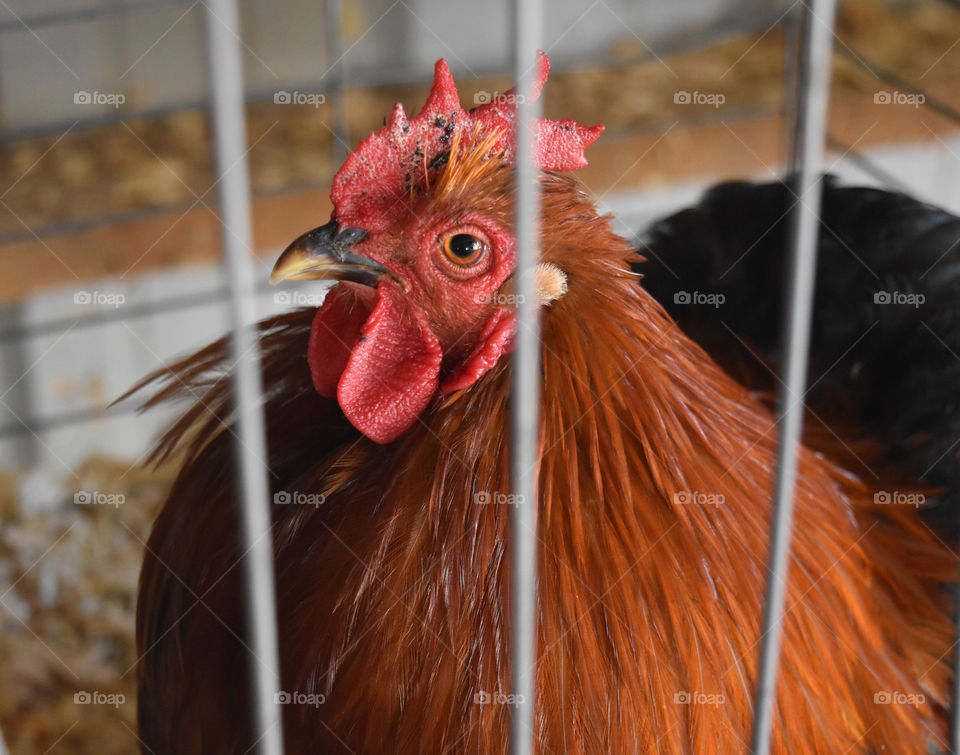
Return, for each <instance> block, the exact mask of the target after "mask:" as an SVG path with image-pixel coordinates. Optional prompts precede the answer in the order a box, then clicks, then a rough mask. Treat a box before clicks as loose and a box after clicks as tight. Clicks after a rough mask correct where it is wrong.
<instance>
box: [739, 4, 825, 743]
mask: <svg viewBox="0 0 960 755" xmlns="http://www.w3.org/2000/svg"><path fill="white" fill-rule="evenodd" d="M803 13H804V14H807V15H808V16H809V18H808V19H807V20H806V22H805V24H806V26H805V30H806V32H807V33H806V34H805V35H804V36H803V40H802V48H801V49H802V54H801V61H800V67H801V69H802V71H801V72H800V73H799V75H798V83H799V84H800V90H801V94H802V96H803V103H804V106H803V113H802V120H801V121H800V122H799V123H798V130H797V147H798V148H797V165H798V168H799V170H798V173H797V176H796V177H795V185H796V187H797V194H798V196H799V201H798V203H797V205H796V206H795V207H794V210H793V217H792V222H793V234H792V239H791V254H790V257H791V259H790V277H789V279H788V284H787V285H788V288H789V294H788V302H789V303H788V306H787V317H786V318H785V328H784V337H785V343H786V350H787V356H786V363H785V368H784V372H785V381H784V384H783V387H782V388H781V390H780V395H779V398H778V404H779V408H778V411H779V413H780V416H781V421H780V427H779V446H778V449H777V469H776V485H775V488H774V510H773V522H772V525H771V536H770V557H769V566H768V568H769V571H770V576H769V579H768V582H767V594H766V604H765V607H764V621H763V648H762V651H761V655H760V672H759V677H758V683H757V695H756V705H755V706H754V710H755V715H754V721H753V739H752V747H751V752H752V753H753V755H768V753H769V752H770V743H771V737H772V720H773V709H774V703H775V699H776V686H777V671H778V665H779V661H780V640H781V633H780V622H781V620H782V617H783V606H784V602H785V598H786V581H787V571H788V565H789V557H790V530H791V527H792V524H793V503H794V497H793V493H794V485H795V482H796V473H797V451H798V446H799V443H800V431H801V427H802V424H803V402H802V397H803V394H804V391H805V390H806V375H807V359H808V350H809V345H810V319H811V315H812V310H813V284H814V274H815V272H816V263H817V238H818V235H819V230H820V218H819V215H820V200H821V182H820V178H819V175H818V173H819V168H820V160H821V154H822V150H823V145H824V138H825V135H826V119H827V107H828V104H829V99H830V67H831V52H832V47H833V24H834V18H835V16H836V0H803Z"/></svg>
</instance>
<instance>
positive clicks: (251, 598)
mask: <svg viewBox="0 0 960 755" xmlns="http://www.w3.org/2000/svg"><path fill="white" fill-rule="evenodd" d="M204 7H205V8H206V9H207V13H206V27H207V53H208V56H209V66H210V88H211V96H212V99H213V134H214V144H215V148H216V165H217V177H218V178H219V192H220V207H221V212H222V215H223V223H224V226H225V229H224V231H223V248H224V255H225V258H226V272H227V279H228V287H229V293H230V298H229V308H230V317H231V321H232V324H233V330H232V333H231V340H230V346H231V352H232V356H233V359H234V362H235V366H234V370H233V377H232V381H233V385H232V387H233V395H234V402H235V406H234V410H235V412H236V416H237V442H236V445H235V458H236V460H237V467H238V472H237V487H238V490H239V492H240V494H241V505H240V514H241V522H242V527H241V529H242V534H243V539H242V541H241V542H242V548H243V551H244V553H245V556H244V558H243V565H244V577H245V585H246V604H247V606H246V608H247V621H248V626H249V628H250V632H251V635H252V646H253V649H252V653H251V655H250V659H249V662H250V679H251V690H252V704H253V711H252V713H253V724H254V731H255V733H256V737H257V739H256V745H255V746H256V749H257V751H258V752H259V753H262V754H263V755H282V753H283V732H282V728H281V724H280V706H279V705H278V704H277V702H276V699H275V695H276V693H277V691H278V680H279V668H280V663H279V653H278V643H277V622H276V603H275V600H274V581H273V537H272V535H271V528H270V508H269V501H270V485H269V480H268V478H267V470H266V467H265V464H266V458H267V451H266V437H265V430H264V419H263V410H262V408H261V395H262V376H261V373H260V352H259V343H258V340H257V333H256V328H255V326H254V322H255V320H256V303H255V299H254V291H255V288H254V284H253V261H252V260H251V258H250V252H249V250H250V248H251V240H252V235H253V234H252V229H251V224H250V181H249V173H248V170H247V161H246V152H247V150H246V127H245V122H244V90H243V68H242V63H241V59H240V46H239V39H240V22H239V16H238V13H237V6H236V2H235V0H207V2H206V3H205V4H204Z"/></svg>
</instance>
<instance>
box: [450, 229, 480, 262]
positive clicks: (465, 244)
mask: <svg viewBox="0 0 960 755" xmlns="http://www.w3.org/2000/svg"><path fill="white" fill-rule="evenodd" d="M486 248H487V247H486V244H484V243H483V241H481V240H480V239H478V238H477V237H476V236H474V235H473V234H472V233H454V234H451V235H450V236H447V237H446V238H445V239H444V240H443V252H444V254H446V255H447V259H449V260H450V261H451V262H454V263H456V264H457V265H472V264H474V263H475V262H476V261H477V260H479V259H480V257H482V256H483V253H484V252H485V251H486Z"/></svg>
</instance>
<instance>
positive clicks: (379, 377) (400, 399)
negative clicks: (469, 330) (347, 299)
mask: <svg viewBox="0 0 960 755" xmlns="http://www.w3.org/2000/svg"><path fill="white" fill-rule="evenodd" d="M376 293H377V297H378V298H377V304H376V306H375V307H374V309H373V312H371V313H370V317H369V318H367V321H366V323H365V324H364V325H363V328H362V329H361V333H360V337H359V339H358V340H357V341H356V344H355V346H354V347H353V351H352V353H351V354H350V356H349V359H348V361H347V364H346V367H345V369H344V370H343V373H342V375H340V380H339V383H338V386H337V398H338V399H339V401H340V408H341V409H342V410H343V413H344V414H345V415H346V417H347V419H349V420H350V422H351V424H353V426H354V427H356V428H357V429H358V430H360V431H361V432H362V433H363V434H364V435H366V436H367V437H368V438H370V440H372V441H374V442H376V443H389V442H391V441H393V440H395V439H396V438H398V437H399V436H400V435H402V434H403V433H404V432H406V431H407V430H408V429H409V428H410V426H411V425H413V423H414V422H416V421H417V417H419V416H420V413H421V412H423V410H424V409H426V408H427V406H428V405H429V403H430V401H431V399H432V398H433V397H434V395H435V394H436V392H437V384H438V375H439V374H440V362H441V359H442V352H441V349H440V342H439V341H437V337H436V336H435V335H434V334H433V331H432V330H431V329H430V326H429V324H428V323H427V322H426V319H425V318H424V316H423V314H422V313H421V312H420V311H419V309H417V308H416V307H413V306H410V305H408V304H407V302H406V301H405V299H404V297H403V295H402V294H401V293H400V292H399V291H398V289H397V288H396V286H394V285H393V284H392V283H381V284H380V285H379V287H378V288H377V292H376Z"/></svg>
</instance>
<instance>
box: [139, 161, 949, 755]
mask: <svg viewBox="0 0 960 755" xmlns="http://www.w3.org/2000/svg"><path fill="white" fill-rule="evenodd" d="M480 148H481V149H485V148H486V147H485V146H484V145H480ZM478 153H479V150H476V151H474V155H476V154H478ZM483 154H485V153H483ZM447 170H448V171H449V173H448V174H445V175H442V176H441V177H440V178H439V179H438V180H439V187H440V188H441V189H442V192H440V193H441V194H442V195H443V197H444V201H446V202H449V201H462V202H463V203H464V206H465V207H467V206H469V208H470V209H471V211H473V212H480V213H484V214H485V215H487V216H488V217H490V218H492V219H493V220H494V221H496V222H499V223H502V224H503V225H504V226H505V227H510V226H511V225H512V212H513V200H512V195H511V185H512V180H513V174H512V171H511V170H510V169H509V167H507V166H505V165H502V164H500V163H499V162H498V161H497V160H496V159H492V158H489V159H478V158H476V157H475V156H474V157H471V156H470V155H459V154H457V151H454V155H453V157H452V159H451V160H450V161H449V163H448V168H447ZM437 186H438V184H435V190H436V189H437ZM543 192H544V193H543V222H542V252H541V257H542V260H543V261H544V262H547V263H551V264H553V265H556V266H557V267H558V268H560V269H561V270H562V271H563V272H564V273H565V274H566V276H567V282H568V290H567V293H566V295H564V296H563V297H561V298H560V299H558V300H556V301H554V302H552V303H551V305H550V306H549V307H546V308H544V310H543V315H542V322H543V334H542V337H543V352H542V370H543V399H542V411H541V435H542V449H541V454H540V460H539V480H540V483H539V489H540V492H541V498H540V501H539V502H538V512H539V514H538V516H539V524H538V527H539V539H540V553H539V562H540V563H539V574H540V577H539V587H538V596H537V601H538V603H537V605H538V616H539V630H538V677H537V688H538V691H537V694H538V699H537V709H536V711H537V712H536V742H537V745H536V746H537V752H539V753H597V754H600V753H603V754H608V753H617V754H620V753H670V754H671V755H673V754H676V755H680V754H686V753H724V754H725V753H736V752H744V751H746V750H747V749H748V741H749V733H750V726H751V723H752V720H753V712H752V705H753V695H754V692H755V685H756V678H757V658H758V655H759V650H760V642H761V636H760V632H761V629H760V627H761V621H762V606H763V596H764V588H765V585H766V582H767V579H768V577H769V573H768V571H767V568H766V560H767V547H768V546H767V540H768V536H769V528H770V519H771V508H772V504H771V491H772V489H773V481H774V480H773V477H774V465H775V455H776V432H775V430H776V422H775V418H774V417H773V416H772V415H771V413H770V411H769V410H768V409H767V408H765V407H764V406H763V405H762V404H761V403H760V402H759V401H758V400H756V399H755V398H754V397H752V396H751V395H750V394H749V393H748V392H747V390H746V389H744V388H743V387H741V386H740V385H739V384H738V383H736V382H735V381H734V380H733V379H731V378H730V377H729V376H728V375H727V374H726V373H724V372H723V371H722V370H721V369H720V368H719V367H717V366H716V365H715V363H714V362H713V361H712V360H711V359H710V358H709V357H708V356H707V355H706V354H705V353H704V352H703V351H702V350H701V349H700V348H699V347H698V346H697V345H696V344H694V343H693V342H692V341H691V340H690V339H689V338H687V337H686V336H685V335H684V334H683V333H682V332H680V330H679V329H678V328H677V327H676V325H675V324H674V323H673V322H672V321H671V320H670V319H669V318H668V317H667V315H666V314H665V313H664V311H663V310H662V309H661V307H660V306H659V305H658V304H657V303H656V302H655V301H654V300H653V299H652V298H651V297H650V296H649V295H648V294H647V293H646V292H645V291H644V290H643V288H642V286H641V285H640V283H639V282H638V280H637V278H636V276H634V275H632V274H631V273H630V272H629V269H628V260H629V259H630V257H631V255H632V250H631V249H630V247H629V246H628V245H627V243H626V242H625V241H624V240H622V239H621V238H619V237H618V236H617V235H615V234H614V233H613V231H612V229H611V223H610V220H609V218H606V217H600V216H599V215H598V214H597V212H596V208H595V207H594V205H593V203H592V202H591V201H590V199H589V198H588V197H587V196H586V195H585V194H584V193H583V191H582V190H581V189H580V188H579V186H578V184H577V183H576V182H575V181H574V180H573V179H571V178H568V177H563V176H559V175H554V174H546V175H544V177H543ZM405 201H409V202H410V203H412V204H414V205H416V206H415V209H416V210H417V211H418V212H421V213H422V212H429V211H430V208H431V207H433V206H434V203H436V202H437V201H439V199H438V197H437V196H434V195H431V196H427V197H418V196H415V195H411V196H409V197H408V198H407V199H406V200H405ZM313 314H314V311H313V310H300V311H297V312H294V313H291V314H289V315H285V316H282V317H278V318H274V319H273V320H271V321H269V322H268V323H267V324H265V325H264V335H263V347H264V384H265V385H266V386H267V389H268V395H267V397H266V400H265V401H266V413H267V423H268V436H269V438H268V439H269V447H270V459H269V465H270V469H271V473H272V475H271V477H272V482H273V485H274V489H275V490H287V491H299V492H300V493H313V494H322V495H323V496H324V499H323V501H324V502H323V503H322V505H316V506H310V505H287V506H283V505H274V506H273V507H272V508H273V516H274V523H275V528H274V547H275V552H276V583H277V601H278V603H277V616H278V620H279V628H280V640H281V654H282V679H281V683H280V686H281V688H282V689H284V690H289V691H298V692H301V693H305V694H306V693H315V694H319V695H322V696H323V701H322V703H321V704H317V705H316V706H314V705H287V706H284V726H285V735H286V739H287V746H288V748H289V751H290V752H294V753H299V752H303V753H306V752H355V753H381V752H393V753H421V752H424V753H440V752H449V753H501V752H506V750H507V741H508V730H509V727H508V722H509V713H510V709H509V705H508V704H501V703H503V701H504V698H502V697H498V694H499V695H506V694H509V692H510V689H509V685H510V660H509V659H510V652H509V651H510V648H509V637H510V605H511V603H510V590H511V588H510V564H509V553H510V549H509V547H508V546H509V527H508V517H509V506H507V505H502V504H498V503H496V501H497V500H504V499H503V498H500V497H498V494H500V495H501V496H502V495H505V494H506V493H508V492H509V469H510V444H509V433H508V415H509V407H510V360H509V357H505V358H503V359H501V361H500V363H499V364H498V365H497V366H496V367H495V368H494V369H492V370H491V371H490V372H489V373H487V374H486V375H484V376H483V377H482V378H481V379H480V380H479V381H478V382H477V383H476V384H475V385H473V386H472V387H470V388H468V389H465V390H463V391H461V392H459V393H458V394H456V397H455V399H456V400H451V397H446V398H445V399H441V398H439V397H438V398H437V400H436V402H435V404H434V405H433V406H432V407H431V408H430V409H428V411H426V412H425V413H424V414H423V415H422V416H421V418H420V421H419V422H418V423H417V424H415V425H414V426H413V428H412V429H411V430H409V431H408V432H407V433H405V434H404V435H403V436H401V437H400V438H399V439H398V440H397V441H395V442H394V443H391V444H389V445H386V446H379V445H376V444H374V443H373V442H371V441H370V440H368V439H366V438H365V437H363V436H362V435H360V434H359V433H358V432H357V431H356V430H355V429H354V428H352V426H350V425H349V423H347V422H346V420H345V419H344V418H343V415H342V413H341V412H340V410H339V407H338V406H337V404H336V402H335V401H333V400H329V399H324V398H322V397H320V396H319V395H318V394H317V393H316V392H315V391H314V390H313V388H312V386H311V382H310V374H309V370H308V369H307V366H306V361H305V358H304V354H305V352H306V343H307V337H308V332H309V328H310V322H311V320H312V317H313ZM226 363H227V345H226V342H220V343H218V344H216V345H214V346H213V347H210V348H208V349H207V350H205V351H204V352H201V353H200V354H198V355H197V356H196V357H195V358H193V359H189V360H185V361H184V362H182V363H180V364H179V365H176V366H175V367H174V368H173V370H172V372H170V373H167V374H165V375H164V376H162V377H164V379H165V380H166V381H167V382H166V387H165V388H163V389H162V391H161V393H160V394H159V395H158V397H157V399H156V400H167V399H169V398H171V397H173V396H174V395H177V394H179V395H183V394H184V393H185V390H184V388H186V390H187V391H189V392H190V393H194V394H195V395H196V396H198V397H199V399H200V403H198V404H197V405H196V406H195V407H194V408H193V409H191V410H190V411H189V412H188V414H187V415H186V416H185V418H184V419H183V420H182V421H181V422H180V423H179V424H178V425H176V426H175V427H174V428H173V429H172V430H171V432H170V434H169V435H168V436H167V438H165V440H164V441H163V442H162V444H161V446H160V453H162V454H169V453H172V452H173V451H174V449H175V448H176V447H177V446H178V444H179V443H181V437H182V436H185V434H186V433H187V431H188V430H190V428H192V427H195V426H196V425H197V424H198V423H201V427H202V429H201V430H200V432H199V434H197V435H192V436H190V437H191V438H192V440H191V441H190V443H189V444H187V448H186V450H185V453H186V460H185V465H184V467H183V471H182V472H181V474H180V477H179V479H178V481H177V483H176V485H175V487H174V489H173V491H172V492H171V495H170V498H169V500H168V502H167V504H166V506H165V507H164V509H163V512H162V513H161V515H160V518H159V520H158V522H157V524H156V527H155V530H154V533H153V535H152V537H151V541H150V548H149V550H148V553H147V556H146V559H145V563H144V570H143V576H142V584H141V596H140V603H139V607H138V644H139V650H140V652H141V653H142V654H143V660H142V662H141V668H140V675H141V728H142V731H141V736H142V737H143V738H144V741H145V742H146V743H147V744H148V745H149V747H150V748H151V749H153V750H154V751H156V752H179V753H190V752H243V751H245V750H246V748H248V747H249V746H251V745H252V743H253V738H252V735H251V732H250V731H249V728H248V725H249V724H248V717H247V710H248V708H247V698H246V682H245V672H246V663H245V661H246V658H247V652H248V651H247V649H246V645H247V644H249V643H248V642H247V640H246V633H245V630H244V627H243V622H242V611H241V609H240V605H241V597H240V596H241V594H242V591H241V583H240V574H239V567H238V559H239V557H240V552H239V546H238V542H237V539H236V535H235V534H234V531H233V528H234V524H233V522H234V519H233V517H234V516H235V514H236V510H235V503H234V501H235V490H234V474H233V472H234V466H233V464H234V462H233V459H232V447H233V438H232V435H231V433H230V432H229V431H227V430H225V427H226V425H228V424H229V423H230V421H231V416H230V410H229V401H228V383H227V381H226V378H225V377H224V376H223V374H222V372H221V371H220V370H221V369H222V367H223V366H224V364H226ZM210 411H212V412H213V413H214V416H213V417H212V418H207V414H208V412H210ZM507 500H509V499H507ZM484 501H490V502H489V503H484ZM792 543H793V550H792V557H791V566H790V571H789V582H788V590H787V604H786V614H785V616H784V619H783V624H782V628H783V651H782V661H781V670H780V677H779V683H778V687H777V698H776V711H775V720H774V727H775V730H774V736H773V749H774V752H776V753H804V754H807V753H824V754H825V755H827V754H829V755H834V754H835V753H843V752H850V753H869V752H880V751H884V752H891V753H915V752H923V751H925V750H926V747H927V745H928V744H931V743H932V744H935V745H938V746H941V747H944V748H945V747H946V745H945V744H944V741H945V736H946V733H945V727H944V706H946V705H947V704H948V693H947V690H948V684H949V668H948V663H947V661H948V659H949V652H948V651H949V649H950V648H951V646H952V642H953V637H952V630H951V626H950V623H949V621H948V617H947V609H946V599H945V596H944V593H943V584H944V583H945V582H947V581H949V580H952V579H953V573H952V570H953V567H954V565H955V563H956V562H955V560H954V558H953V556H952V554H951V552H950V550H949V548H947V547H946V546H945V545H943V544H942V543H941V542H939V541H938V539H937V538H936V536H935V535H934V534H933V533H932V532H931V531H930V530H928V529H927V528H926V527H925V526H924V525H923V524H922V523H921V522H920V520H919V518H918V516H917V513H916V511H915V510H914V509H913V508H911V507H906V506H892V505H890V506H877V505H876V504H875V503H874V499H873V490H872V489H871V488H869V487H868V486H866V485H865V484H864V483H862V482H861V481H859V480H857V479H855V478H854V477H853V476H851V475H848V474H846V473H845V472H844V471H843V470H842V469H841V468H839V467H838V466H836V465H834V464H833V463H831V461H829V460H828V459H827V458H825V457H823V456H821V455H819V454H816V453H814V452H812V451H810V450H807V449H802V450H801V452H800V457H799V470H798V483H797V491H796V520H795V527H794V532H793V539H792ZM171 574H173V575H175V576H171ZM485 695H489V697H485ZM883 695H891V696H892V695H900V696H901V697H898V698H896V700H897V704H878V702H877V701H880V702H881V703H882V701H883V700H884V699H885V698H883V697H882V696H883ZM878 696H879V697H878ZM904 696H912V697H909V698H906V697H904ZM906 699H909V700H910V701H911V702H913V703H914V704H906V703H904V702H903V701H904V700H906ZM484 700H490V701H491V702H489V703H487V704H482V703H483V701H484Z"/></svg>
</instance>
